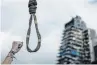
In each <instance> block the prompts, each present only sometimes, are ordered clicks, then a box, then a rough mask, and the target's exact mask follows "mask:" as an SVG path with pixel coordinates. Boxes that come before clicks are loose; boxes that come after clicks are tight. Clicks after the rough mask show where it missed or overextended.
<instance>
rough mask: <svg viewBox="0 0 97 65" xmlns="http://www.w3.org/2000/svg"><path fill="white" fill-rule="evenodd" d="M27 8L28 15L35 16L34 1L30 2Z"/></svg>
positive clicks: (35, 5) (35, 7)
mask: <svg viewBox="0 0 97 65" xmlns="http://www.w3.org/2000/svg"><path fill="white" fill-rule="evenodd" d="M28 7H29V13H30V14H35V13H36V9H37V2H36V0H30V1H29V4H28Z"/></svg>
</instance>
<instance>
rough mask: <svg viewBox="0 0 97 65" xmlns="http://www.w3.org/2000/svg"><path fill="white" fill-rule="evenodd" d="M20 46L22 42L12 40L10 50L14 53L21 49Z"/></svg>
mask: <svg viewBox="0 0 97 65" xmlns="http://www.w3.org/2000/svg"><path fill="white" fill-rule="evenodd" d="M22 46H23V42H20V41H14V42H13V44H12V48H11V51H10V52H11V53H13V54H15V53H17V52H19V50H20V49H21V47H22Z"/></svg>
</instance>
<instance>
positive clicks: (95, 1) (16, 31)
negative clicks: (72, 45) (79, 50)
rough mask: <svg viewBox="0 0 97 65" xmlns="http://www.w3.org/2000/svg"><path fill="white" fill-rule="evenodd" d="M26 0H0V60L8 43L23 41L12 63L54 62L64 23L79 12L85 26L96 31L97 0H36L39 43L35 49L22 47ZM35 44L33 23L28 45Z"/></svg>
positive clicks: (26, 12)
mask: <svg viewBox="0 0 97 65" xmlns="http://www.w3.org/2000/svg"><path fill="white" fill-rule="evenodd" d="M28 1H29V0H2V1H1V32H0V42H1V43H0V44H1V62H2V61H3V60H4V59H5V57H6V55H7V54H8V52H9V51H10V49H11V47H12V42H13V41H15V40H17V41H23V42H24V43H23V47H22V49H21V50H20V52H18V53H17V54H16V55H15V57H16V59H14V60H13V62H12V63H13V64H14V63H16V64H54V63H57V61H56V60H57V57H56V56H58V49H59V46H60V43H61V37H62V33H63V29H64V24H65V23H67V22H68V21H70V20H71V19H72V17H75V16H76V15H79V16H81V17H82V19H83V21H85V23H86V24H87V27H89V28H93V29H95V30H96V31H97V0H37V2H38V5H37V13H36V15H37V19H38V25H39V30H40V33H41V35H42V45H41V48H40V50H39V51H38V52H37V53H29V52H27V50H26V43H25V40H26V33H27V29H28V23H29V17H30V15H29V12H28ZM36 45H37V36H36V31H35V28H34V25H33V24H32V33H31V39H30V48H32V49H34V48H35V47H36Z"/></svg>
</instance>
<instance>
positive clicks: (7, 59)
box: [2, 52, 14, 64]
mask: <svg viewBox="0 0 97 65" xmlns="http://www.w3.org/2000/svg"><path fill="white" fill-rule="evenodd" d="M13 58H14V54H13V53H11V52H9V53H8V55H7V57H6V58H5V60H4V61H3V63H2V64H11V62H12V61H13Z"/></svg>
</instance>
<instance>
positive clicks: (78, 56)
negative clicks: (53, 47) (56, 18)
mask: <svg viewBox="0 0 97 65" xmlns="http://www.w3.org/2000/svg"><path fill="white" fill-rule="evenodd" d="M88 42H89V35H88V28H87V27H86V24H85V23H84V22H83V21H82V19H81V17H79V16H76V17H75V18H72V20H71V21H70V22H68V23H66V24H65V30H64V32H63V39H62V43H61V46H60V52H59V56H58V58H59V59H58V64H89V63H91V57H90V47H89V44H88Z"/></svg>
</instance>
